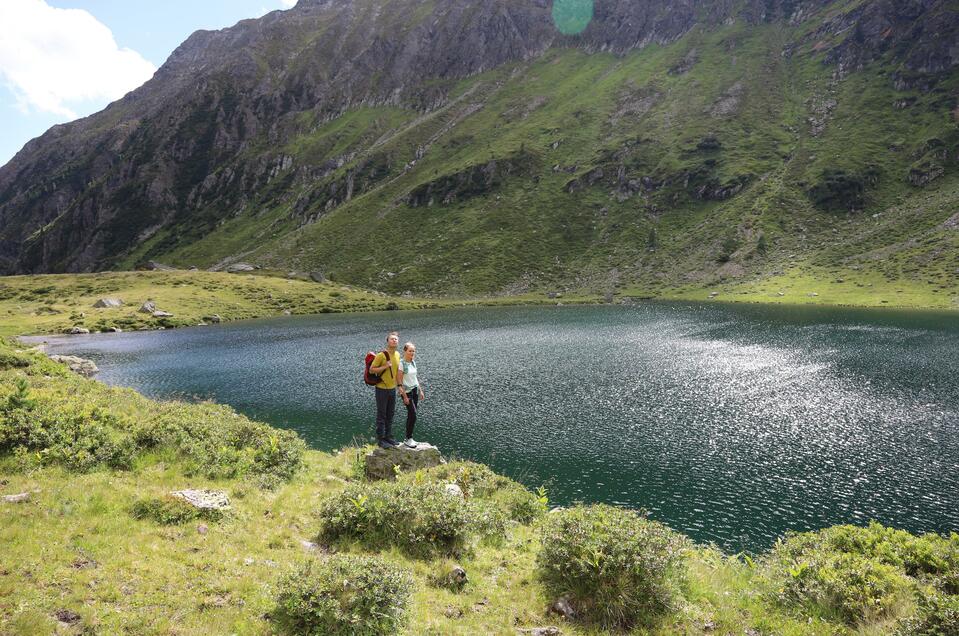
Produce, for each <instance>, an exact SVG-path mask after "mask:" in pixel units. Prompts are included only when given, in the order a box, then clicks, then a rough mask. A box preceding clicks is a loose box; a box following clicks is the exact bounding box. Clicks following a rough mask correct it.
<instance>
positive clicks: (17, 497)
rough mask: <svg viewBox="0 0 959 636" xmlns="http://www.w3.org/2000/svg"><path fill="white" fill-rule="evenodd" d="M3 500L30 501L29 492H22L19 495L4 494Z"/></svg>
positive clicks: (6, 501) (13, 501)
mask: <svg viewBox="0 0 959 636" xmlns="http://www.w3.org/2000/svg"><path fill="white" fill-rule="evenodd" d="M3 501H4V503H9V504H17V503H27V502H28V501H30V493H28V492H22V493H20V494H19V495H4V497H3Z"/></svg>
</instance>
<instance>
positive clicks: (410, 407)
mask: <svg viewBox="0 0 959 636" xmlns="http://www.w3.org/2000/svg"><path fill="white" fill-rule="evenodd" d="M406 395H407V396H409V398H410V403H409V404H407V405H406V439H411V438H412V437H413V427H414V426H416V407H417V406H419V403H420V389H419V387H416V388H415V389H413V390H412V391H407V392H406Z"/></svg>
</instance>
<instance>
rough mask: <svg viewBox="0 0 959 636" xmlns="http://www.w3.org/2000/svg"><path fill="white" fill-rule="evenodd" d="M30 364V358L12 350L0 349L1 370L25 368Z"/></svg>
mask: <svg viewBox="0 0 959 636" xmlns="http://www.w3.org/2000/svg"><path fill="white" fill-rule="evenodd" d="M29 366H30V360H28V359H27V358H25V357H24V356H21V355H18V354H16V353H13V352H12V351H0V371H6V370H7V369H25V368H27V367H29Z"/></svg>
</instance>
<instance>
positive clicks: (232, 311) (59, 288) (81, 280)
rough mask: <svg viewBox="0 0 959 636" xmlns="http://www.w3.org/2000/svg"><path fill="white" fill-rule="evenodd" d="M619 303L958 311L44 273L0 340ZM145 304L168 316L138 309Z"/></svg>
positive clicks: (749, 285) (741, 297) (838, 282)
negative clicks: (102, 304)
mask: <svg viewBox="0 0 959 636" xmlns="http://www.w3.org/2000/svg"><path fill="white" fill-rule="evenodd" d="M105 298H118V299H120V300H121V301H123V305H122V306H121V307H118V308H103V309H97V308H95V307H94V304H95V303H96V302H97V301H98V300H101V299H105ZM610 300H611V301H612V302H613V303H623V302H630V301H636V300H658V301H686V302H723V303H737V304H738V303H745V304H768V305H797V306H830V307H850V308H891V309H902V310H917V311H919V310H923V311H945V312H950V313H951V312H959V295H956V294H955V292H953V291H952V290H951V289H948V290H947V289H940V288H938V287H933V286H930V285H922V284H914V283H912V282H909V283H906V282H904V281H898V280H894V281H888V280H885V279H882V278H881V277H877V276H872V275H868V274H863V273H860V272H854V271H852V272H842V273H840V274H836V273H831V274H830V275H829V276H826V275H825V274H824V273H817V272H810V271H808V270H803V269H798V268H797V269H794V270H786V271H785V272H783V273H781V274H778V275H776V276H772V277H768V278H764V279H760V280H757V281H732V280H731V281H727V282H726V283H723V284H719V285H715V286H708V287H704V286H688V287H684V288H678V289H672V288H645V287H631V286H623V287H621V288H620V289H618V290H617V291H616V293H615V294H611V295H610V293H609V292H607V293H606V294H597V293H592V292H589V291H584V290H570V291H537V292H529V293H524V294H517V295H502V296H471V297H448V296H437V297H409V296H388V295H386V294H383V293H380V292H375V291H369V290H363V289H359V288H357V287H354V286H352V285H347V284H340V283H334V282H329V281H326V282H321V283H318V282H314V281H312V280H310V279H309V278H308V277H306V276H305V275H299V274H298V275H293V276H289V275H287V274H283V273H281V272H253V273H250V274H227V273H222V272H199V271H186V270H175V271H163V272H161V271H156V272H105V273H98V274H44V275H35V276H9V277H2V278H0V336H10V335H51V334H62V333H64V332H65V331H66V330H68V329H70V328H72V327H80V328H82V329H87V330H89V331H91V332H97V331H111V330H117V329H119V330H123V331H133V330H152V329H160V328H163V329H172V328H178V327H188V326H196V325H206V324H211V323H212V322H233V321H237V320H247V319H254V318H269V317H280V316H284V315H316V314H329V313H354V312H357V313H358V312H369V311H393V310H396V311H399V310H410V309H444V308H454V307H483V306H504V305H530V306H535V305H556V304H563V305H570V304H604V303H606V302H608V301H610ZM147 301H151V302H153V303H154V304H155V306H156V308H157V310H159V311H162V312H166V313H168V314H172V315H171V316H161V317H154V316H153V315H152V314H149V313H144V312H142V311H140V308H141V306H142V305H143V303H145V302H147Z"/></svg>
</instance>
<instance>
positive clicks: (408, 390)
mask: <svg viewBox="0 0 959 636" xmlns="http://www.w3.org/2000/svg"><path fill="white" fill-rule="evenodd" d="M397 384H398V386H397V387H396V388H397V389H399V391H400V397H402V398H403V404H405V405H406V440H405V441H404V442H403V443H404V444H405V445H406V447H407V448H416V446H417V444H416V440H414V439H413V427H414V426H416V414H417V413H416V410H417V409H418V408H419V406H420V400H425V399H426V393H425V392H424V391H423V386H422V385H421V384H420V381H419V379H418V378H417V377H416V345H415V344H413V343H412V342H407V343H406V344H405V345H403V361H402V362H401V363H400V375H399V378H397Z"/></svg>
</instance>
